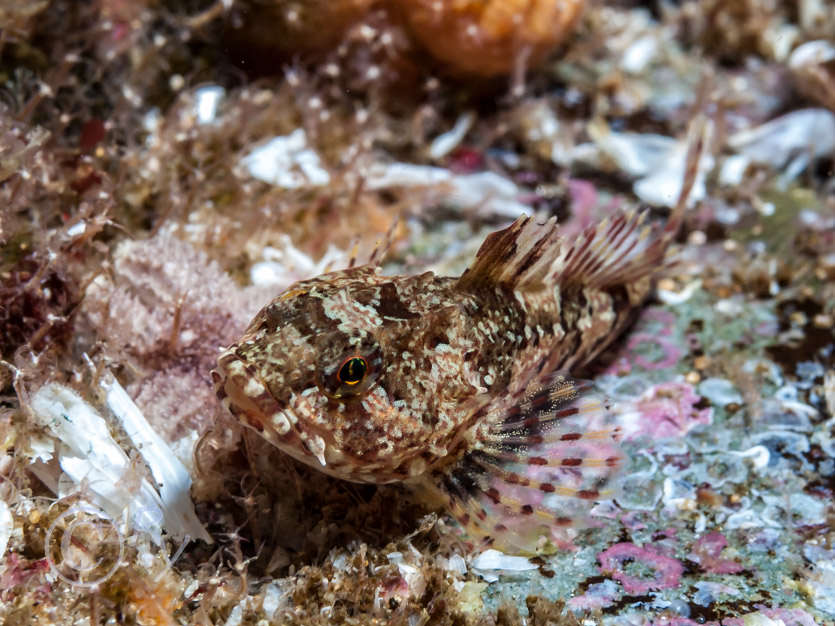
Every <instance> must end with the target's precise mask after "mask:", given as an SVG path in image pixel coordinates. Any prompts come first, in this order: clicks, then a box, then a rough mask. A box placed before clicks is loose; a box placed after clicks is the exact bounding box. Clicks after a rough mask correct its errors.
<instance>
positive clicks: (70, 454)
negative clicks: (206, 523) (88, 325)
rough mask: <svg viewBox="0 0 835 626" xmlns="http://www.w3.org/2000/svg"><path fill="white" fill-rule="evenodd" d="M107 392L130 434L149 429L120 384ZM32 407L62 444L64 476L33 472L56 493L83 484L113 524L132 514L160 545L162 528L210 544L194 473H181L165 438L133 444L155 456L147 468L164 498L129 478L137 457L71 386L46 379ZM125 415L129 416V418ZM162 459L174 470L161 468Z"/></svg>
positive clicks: (46, 470) (134, 522)
mask: <svg viewBox="0 0 835 626" xmlns="http://www.w3.org/2000/svg"><path fill="white" fill-rule="evenodd" d="M105 391H106V393H108V406H110V407H111V409H112V410H114V413H116V414H117V417H118V418H119V419H120V421H122V422H123V423H124V425H125V428H126V430H127V431H128V432H133V433H134V434H135V435H136V433H137V432H138V431H141V430H142V429H143V428H145V429H147V430H148V431H150V426H149V425H148V424H147V422H146V421H145V418H144V417H143V416H142V414H141V413H140V412H139V409H138V408H137V407H136V405H135V404H133V401H132V400H130V398H129V397H128V396H127V394H126V393H125V391H124V389H122V388H121V386H120V385H118V383H116V382H111V383H108V384H107V386H106V387H105ZM122 394H124V398H122V397H121V395H122ZM125 399H126V401H125ZM114 407H115V408H114ZM31 409H32V412H33V414H34V417H35V419H36V421H37V422H38V423H39V424H40V425H41V426H43V427H44V428H46V429H47V430H48V431H49V433H50V434H51V435H52V436H53V437H55V438H56V439H57V440H58V441H59V442H60V443H59V444H58V446H57V449H56V452H55V456H56V457H57V460H58V463H59V464H60V467H61V469H62V470H63V472H64V476H58V477H56V476H54V475H53V473H52V472H51V471H50V468H49V467H48V466H46V465H43V464H37V463H36V464H34V465H33V467H32V470H33V472H34V473H35V474H36V475H37V476H38V477H39V478H42V479H43V480H44V482H45V483H46V484H47V485H49V486H51V487H52V488H54V489H56V490H57V491H58V493H59V495H61V496H64V495H68V494H67V493H64V489H63V488H62V487H61V485H63V484H66V483H67V482H69V483H71V489H72V490H74V491H77V489H78V486H79V485H83V487H84V490H83V493H84V495H85V496H86V497H87V498H89V499H91V500H93V504H95V505H97V506H99V507H101V509H102V510H103V511H105V512H106V513H107V514H108V515H109V516H110V517H111V518H112V519H113V520H114V521H115V520H119V519H123V518H124V516H125V515H127V516H128V518H129V519H130V522H131V524H132V526H133V527H135V528H137V529H138V530H140V531H143V532H146V533H148V534H149V535H150V537H151V538H152V540H153V541H154V542H155V543H156V544H157V545H161V542H162V537H161V535H162V531H163V530H165V531H166V532H167V533H168V534H169V535H171V536H173V537H177V538H180V539H182V538H184V537H186V536H188V537H190V538H199V539H204V540H205V541H209V542H211V539H210V538H209V535H208V533H207V532H206V530H205V529H204V528H203V526H202V525H201V524H200V522H199V521H198V520H197V517H196V515H195V514H194V510H193V508H192V503H191V499H190V497H189V492H188V489H189V486H190V484H191V478H190V476H189V475H188V473H187V472H185V470H184V469H183V470H182V472H179V471H178V468H177V467H176V466H177V465H180V467H181V464H180V463H179V461H176V459H175V457H174V454H173V453H172V452H171V450H170V448H168V446H167V445H166V444H165V443H164V442H162V440H161V439H160V440H159V441H154V440H153V437H146V436H144V437H143V436H137V437H136V440H135V442H136V443H137V446H138V447H139V450H140V453H141V454H142V455H143V457H145V458H146V460H148V459H150V460H149V461H148V465H149V467H150V468H151V471H152V473H153V474H154V477H155V479H156V480H158V481H159V482H160V483H161V491H162V493H163V494H164V495H165V498H161V497H160V494H159V493H158V492H157V491H156V489H155V488H154V486H153V485H151V484H150V483H149V482H148V481H147V480H144V479H143V480H141V481H140V480H137V479H136V478H134V477H133V476H132V474H133V472H135V470H134V468H133V467H132V462H131V460H130V458H129V457H128V455H127V454H126V453H125V451H124V450H123V449H122V448H121V447H120V446H119V444H117V443H116V441H115V440H114V439H113V438H112V437H111V435H110V431H109V429H108V427H107V423H106V422H105V420H104V419H103V418H102V417H101V416H100V415H99V414H98V413H97V412H96V410H95V409H94V408H93V407H92V406H91V405H90V404H88V403H87V402H85V401H84V400H83V399H82V398H81V397H80V396H79V395H78V394H77V393H76V392H75V391H73V390H72V389H69V388H68V387H65V386H63V385H60V384H58V383H48V384H46V385H44V386H43V387H41V388H40V389H38V391H36V392H35V393H34V394H33V395H32V400H31ZM126 413H129V414H130V415H129V416H128V417H125V414H126ZM142 424H144V426H142ZM152 434H153V433H152ZM157 439H159V438H158V437H157ZM160 445H161V447H159V446H160ZM162 459H164V464H165V465H168V466H169V467H167V468H165V469H164V470H162V471H160V470H161V468H160V464H161V460H162ZM67 479H68V480H67Z"/></svg>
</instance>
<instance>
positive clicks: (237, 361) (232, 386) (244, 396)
mask: <svg viewBox="0 0 835 626" xmlns="http://www.w3.org/2000/svg"><path fill="white" fill-rule="evenodd" d="M235 370H239V371H235ZM212 379H213V381H214V384H215V390H216V392H217V395H218V397H219V398H220V399H221V401H223V402H224V406H226V408H227V410H229V411H230V413H232V415H233V416H234V417H235V418H237V419H238V421H239V422H241V423H243V424H244V425H245V426H247V427H249V428H251V429H252V430H255V431H256V432H257V433H258V434H259V435H261V436H262V437H263V438H265V439H266V440H267V441H269V442H270V443H271V444H273V445H274V446H275V447H277V448H278V449H279V450H281V451H282V452H284V453H286V454H289V455H290V456H292V457H294V458H296V459H297V460H299V461H302V462H304V463H306V464H308V465H310V464H311V463H310V461H315V462H316V465H314V467H316V468H317V469H320V470H321V469H324V468H326V467H327V457H328V456H329V455H328V454H327V452H329V451H332V450H333V441H332V438H331V437H330V435H329V434H328V433H327V432H325V431H323V430H322V429H320V428H318V427H316V425H314V424H312V423H310V422H309V421H307V420H306V421H304V423H302V420H300V419H299V418H298V416H297V415H295V412H294V411H293V410H292V409H291V408H290V407H286V406H284V407H282V406H281V405H280V404H279V402H278V401H277V400H276V399H275V396H273V394H272V392H271V391H270V389H269V387H268V386H267V385H266V383H265V382H264V381H263V379H262V378H261V376H260V375H259V374H258V373H257V372H256V371H255V369H254V368H253V367H252V365H251V363H250V362H249V361H248V360H247V359H246V358H245V357H242V356H241V355H240V354H238V353H237V350H236V349H235V347H232V348H229V349H228V350H226V351H225V352H224V353H223V354H221V355H220V357H219V358H218V366H217V369H215V370H213V371H212ZM252 380H254V381H256V382H257V385H255V386H254V387H256V388H257V387H260V388H261V390H262V391H261V393H260V394H259V395H258V396H257V397H253V396H252V395H249V394H248V393H247V392H246V391H245V388H246V387H247V386H248V385H249V384H251V381H252ZM233 406H234V407H235V409H236V410H234V411H233V410H232V407H233ZM278 415H281V416H283V418H284V419H285V420H286V421H287V424H288V425H289V428H288V429H287V430H286V431H285V432H283V433H282V432H279V430H278V428H277V427H276V424H275V419H276V416H278ZM291 416H292V418H291ZM313 442H315V443H313ZM312 445H316V447H317V448H319V450H318V451H317V450H314V449H313V448H312ZM300 453H301V454H300Z"/></svg>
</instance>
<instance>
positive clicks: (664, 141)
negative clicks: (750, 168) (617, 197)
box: [577, 122, 714, 207]
mask: <svg viewBox="0 0 835 626" xmlns="http://www.w3.org/2000/svg"><path fill="white" fill-rule="evenodd" d="M708 131H710V129H708ZM588 133H589V136H590V137H591V138H592V140H593V141H594V150H589V149H586V150H584V151H578V152H577V155H578V156H579V157H580V159H581V160H583V161H588V162H589V163H590V164H591V165H593V166H595V167H600V168H603V169H607V168H608V169H612V167H613V166H614V168H615V169H617V170H619V171H621V172H623V173H625V174H627V175H628V176H632V177H634V178H636V179H637V180H636V181H635V182H634V183H633V186H632V190H633V191H634V192H635V195H636V196H638V197H639V198H640V199H641V200H642V201H644V202H646V203H648V204H652V205H655V206H666V207H672V206H674V205H675V204H676V202H677V201H678V196H679V194H680V193H681V186H682V183H683V181H684V170H685V164H686V160H687V149H688V143H687V141H688V140H687V138H686V137H683V138H681V139H675V138H673V137H667V136H665V135H657V134H652V133H628V132H627V133H620V132H615V131H613V130H611V129H610V128H609V127H608V126H607V125H606V124H605V122H593V123H591V124H589V126H588ZM708 134H710V132H708ZM578 148H579V146H578ZM713 165H714V159H713V157H712V156H711V155H710V154H708V153H707V152H705V153H704V154H702V156H701V159H700V161H699V169H698V174H697V176H696V182H695V184H694V185H693V189H692V190H691V191H690V196H689V197H688V199H687V203H688V205H692V204H693V203H695V202H698V201H699V200H701V199H702V198H704V197H705V193H706V191H705V175H706V174H707V172H709V171H710V170H711V169H713Z"/></svg>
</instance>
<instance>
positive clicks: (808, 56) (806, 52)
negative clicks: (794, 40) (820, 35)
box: [788, 40, 835, 111]
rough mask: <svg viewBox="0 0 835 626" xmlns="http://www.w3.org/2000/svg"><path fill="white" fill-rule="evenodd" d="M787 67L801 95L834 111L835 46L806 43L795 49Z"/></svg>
mask: <svg viewBox="0 0 835 626" xmlns="http://www.w3.org/2000/svg"><path fill="white" fill-rule="evenodd" d="M788 65H789V69H791V71H792V75H793V76H794V80H795V83H796V84H797V88H798V90H799V91H800V92H801V93H802V94H803V95H805V96H806V97H807V98H810V99H811V100H814V101H816V102H817V103H818V104H822V105H823V106H825V107H827V108H828V109H830V110H832V111H835V44H833V43H832V42H831V41H825V40H819V41H808V42H806V43H804V44H803V45H801V46H798V47H797V48H795V50H794V52H792V53H791V56H789V63H788Z"/></svg>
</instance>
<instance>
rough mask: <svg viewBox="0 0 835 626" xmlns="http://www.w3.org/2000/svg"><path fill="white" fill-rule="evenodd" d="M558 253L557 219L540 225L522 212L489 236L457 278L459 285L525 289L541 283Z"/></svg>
mask: <svg viewBox="0 0 835 626" xmlns="http://www.w3.org/2000/svg"><path fill="white" fill-rule="evenodd" d="M559 252H560V246H559V228H558V227H557V221H556V218H553V217H552V218H551V219H549V220H548V221H547V222H546V223H545V224H537V223H536V222H535V221H534V220H533V218H531V217H528V216H524V215H523V216H521V217H519V218H517V220H516V221H515V222H513V224H511V225H510V226H508V227H507V228H505V229H504V230H500V231H497V232H495V233H491V234H490V235H488V236H487V239H485V240H484V243H483V244H481V247H480V248H479V249H478V252H477V253H476V258H475V261H474V262H473V264H472V265H471V266H470V268H469V269H467V271H466V272H464V273H463V274H462V275H461V278H459V279H458V281H459V285H461V286H462V287H468V286H475V285H479V284H481V285H489V284H493V285H496V284H501V285H507V286H510V287H513V288H524V287H526V286H529V285H534V284H538V283H541V282H542V281H543V280H544V279H545V277H546V275H547V274H548V270H549V268H550V267H551V265H552V264H553V262H554V261H555V260H556V258H557V255H558V254H559Z"/></svg>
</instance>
